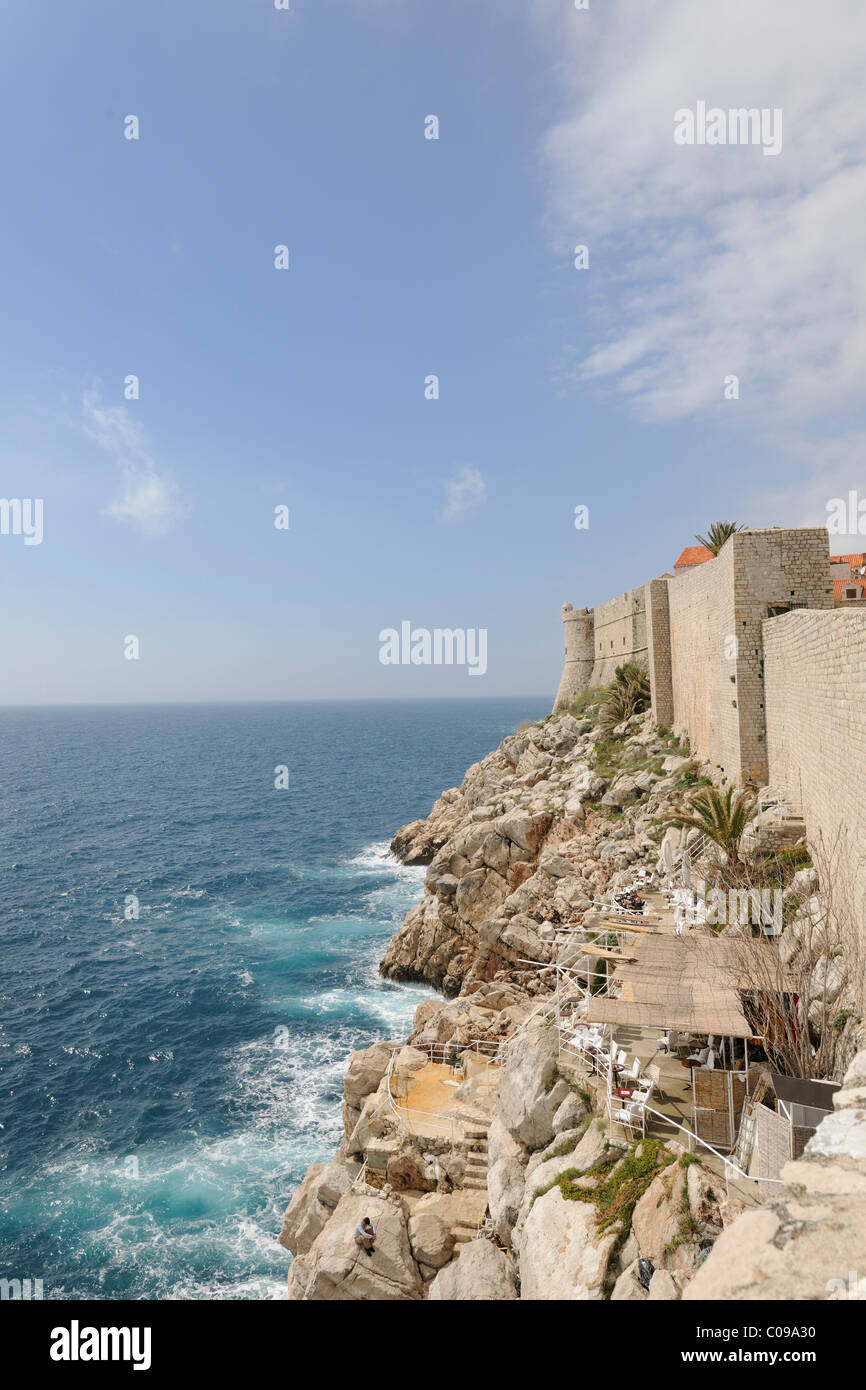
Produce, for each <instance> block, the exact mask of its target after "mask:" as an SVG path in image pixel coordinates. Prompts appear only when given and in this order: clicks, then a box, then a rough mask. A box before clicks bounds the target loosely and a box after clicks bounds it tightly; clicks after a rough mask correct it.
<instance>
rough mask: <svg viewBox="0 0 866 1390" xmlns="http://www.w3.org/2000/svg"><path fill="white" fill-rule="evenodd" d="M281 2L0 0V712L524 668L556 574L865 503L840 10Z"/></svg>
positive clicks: (860, 194) (575, 594)
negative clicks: (779, 124) (464, 664)
mask: <svg viewBox="0 0 866 1390" xmlns="http://www.w3.org/2000/svg"><path fill="white" fill-rule="evenodd" d="M291 3H292V8H291V10H290V11H289V12H278V11H276V10H274V8H273V5H272V0H207V3H205V0H184V3H183V4H182V5H179V4H177V3H176V0H175V3H167V2H165V3H164V2H163V0H148V2H147V3H146V4H141V3H135V4H133V3H129V0H122V2H119V0H104V2H102V3H97V2H96V0H80V3H78V4H76V5H75V6H74V7H73V6H69V5H63V4H59V3H56V4H51V5H47V6H46V5H40V6H33V5H30V4H24V3H22V2H21V0H15V3H13V4H11V5H9V6H7V8H6V14H5V16H4V20H3V43H2V48H0V54H2V56H0V65H2V81H0V107H2V115H0V119H2V128H3V131H4V139H3V150H4V191H5V193H6V199H5V203H6V209H5V212H4V217H3V219H2V224H0V265H2V274H3V305H4V312H3V317H2V328H0V332H2V344H3V372H2V378H0V408H2V415H3V423H4V430H3V435H4V450H3V470H2V486H0V493H2V495H3V496H5V497H6V498H16V497H17V498H36V497H39V498H42V499H44V539H43V542H42V544H41V545H38V546H25V545H24V544H23V541H22V538H21V537H20V536H14V535H6V536H0V582H2V588H3V596H4V601H3V604H2V616H0V640H2V644H3V676H2V681H0V702H2V703H13V704H14V703H30V702H48V703H53V702H65V701H115V700H175V699H177V700H195V699H245V698H249V699H292V698H318V697H336V696H346V697H353V696H363V697H386V698H387V697H400V696H407V695H418V696H431V695H501V694H527V693H532V694H537V693H540V692H547V691H549V692H550V694H551V697H552V695H553V693H554V691H555V688H556V684H557V680H558V677H559V672H560V668H561V661H562V635H561V625H560V621H559V609H560V605H561V603H562V602H563V601H564V600H568V601H570V602H572V603H574V604H575V605H578V604H584V603H587V604H591V603H595V602H598V601H600V600H601V599H603V598H605V597H608V596H610V595H612V594H614V593H618V592H620V591H621V590H623V589H624V588H627V587H630V586H632V585H634V584H636V583H639V582H642V581H643V580H645V579H646V578H649V577H651V576H652V575H655V574H658V573H661V572H663V571H664V570H665V569H666V568H669V567H670V566H671V565H672V563H673V560H674V558H675V557H676V555H677V553H678V552H679V550H680V549H681V548H682V546H683V545H686V544H689V543H691V541H692V539H693V536H694V533H695V531H700V530H702V529H704V527H705V526H706V525H707V524H708V523H709V522H710V521H712V520H713V519H715V518H718V517H736V518H738V519H740V520H743V521H747V522H749V523H751V524H754V525H770V524H821V523H822V521H823V520H824V514H825V499H828V498H830V497H832V496H834V495H837V494H840V493H841V492H842V491H843V490H844V491H847V490H848V489H850V488H856V487H857V486H858V484H859V485H860V490H861V494H862V495H863V496H864V497H866V478H864V476H863V475H864V470H863V468H862V465H861V459H862V455H863V442H864V437H866V436H864V432H863V419H862V406H861V404H860V396H861V395H862V366H863V357H864V355H866V349H864V343H863V340H862V334H863V330H862V327H861V325H862V322H863V318H862V315H861V313H860V310H861V308H862V307H864V306H863V304H862V301H863V300H866V285H864V272H863V266H862V247H861V245H860V242H861V238H862V226H863V217H862V212H863V210H864V208H866V184H864V165H863V162H862V159H863V157H862V154H860V153H859V151H861V150H862V148H863V141H862V138H861V137H862V135H863V134H864V132H863V130H862V126H863V123H864V117H863V114H862V112H861V111H860V110H859V109H858V105H857V101H855V100H854V97H855V95H856V93H855V85H856V84H855V80H854V79H855V70H854V68H852V69H851V72H850V74H849V73H848V71H847V69H846V66H845V65H846V62H853V61H854V59H855V58H856V55H857V52H858V46H857V40H859V39H862V38H863V37H864V36H863V35H862V34H861V33H860V30H862V28H863V19H862V17H861V15H860V14H859V12H858V10H857V8H856V7H853V6H850V5H847V4H844V3H843V0H834V2H833V3H830V4H829V5H828V6H826V7H824V8H823V9H822V11H821V17H820V18H819V17H816V16H815V14H814V7H813V6H810V5H807V4H806V3H805V0H804V2H803V4H802V5H801V4H800V0H793V3H792V0H786V4H785V5H782V4H781V0H778V3H777V0H768V3H767V5H766V7H763V6H762V11H761V19H760V20H759V21H756V20H755V16H754V14H753V13H752V12H751V11H750V7H749V6H748V5H746V4H741V3H740V0H736V2H735V3H733V4H731V5H729V6H725V7H713V14H712V15H709V14H707V15H706V16H704V17H703V18H700V19H698V20H696V19H695V16H694V13H693V9H694V7H690V6H688V5H687V4H686V3H685V0H670V3H669V4H666V5H664V6H659V5H655V4H648V5H646V6H644V7H642V8H641V13H640V16H639V18H637V19H636V18H635V13H634V8H633V6H632V7H631V8H629V6H628V5H626V4H625V3H624V0H622V2H621V3H617V0H613V3H611V4H609V5H602V4H601V3H598V4H597V5H596V4H595V0H593V4H592V6H591V8H590V10H589V11H588V12H577V11H575V10H574V9H573V7H572V6H570V5H569V4H568V3H567V0H538V2H537V3H535V4H532V3H530V4H526V3H512V0H496V3H493V0H478V3H476V4H472V5H469V4H466V3H465V0H463V2H462V3H450V0H442V3H438V4H436V5H435V6H427V5H422V4H420V3H410V0H379V3H370V0H318V3H312V0H291ZM792 9H793V10H795V11H797V12H798V13H797V14H796V15H795V16H794V19H796V20H798V21H799V25H798V24H796V23H794V24H792V23H791V18H792ZM717 11H724V14H723V15H722V14H719V13H716V12H717ZM786 16H787V27H786V28H785V29H784V31H782V30H780V25H782V24H783V23H784V21H785V17H786ZM695 25H697V28H695V27H694V26H695ZM719 26H722V28H721V29H720V28H719ZM672 36H673V37H672ZM723 39H724V42H723V41H722V40H723ZM678 45H679V46H678ZM744 45H745V46H746V50H745V51H746V53H747V55H748V57H747V60H744V57H743V53H744ZM780 50H781V51H780ZM859 52H860V53H862V43H861V44H860V47H859ZM850 55H853V57H852V56H850ZM849 76H850V90H849V82H848V78H849ZM703 97H707V98H708V99H709V100H710V101H717V102H718V103H719V104H720V105H722V106H728V105H729V104H730V105H735V104H739V103H740V102H748V103H749V104H755V105H758V106H761V107H763V106H771V107H772V106H780V105H781V106H783V108H784V111H785V118H786V125H785V144H784V148H783V150H782V153H781V154H780V155H779V157H778V158H777V159H765V158H762V152H761V151H760V150H759V149H751V148H749V149H730V148H729V149H724V150H719V149H701V150H697V149H685V150H683V149H678V148H677V147H676V146H675V145H674V143H673V140H672V138H671V124H672V116H673V111H674V110H675V109H676V108H677V107H682V106H688V105H691V104H693V103H694V102H695V101H696V100H698V99H699V98H703ZM858 100H859V98H858ZM129 114H135V115H137V116H138V118H139V121H140V139H139V140H137V141H131V140H126V139H124V118H125V117H126V116H127V115H129ZM430 114H435V115H436V116H437V117H438V119H439V122H440V138H439V139H438V140H437V141H432V140H426V139H425V138H424V122H425V117H426V116H428V115H430ZM578 242H584V243H587V244H589V246H590V268H589V269H588V270H586V271H577V270H575V269H574V267H573V263H572V250H573V247H574V245H575V244H576V243H578ZM278 244H286V245H288V247H289V248H290V258H291V268H290V269H289V270H288V271H285V272H280V271H277V270H275V269H274V265H273V261H274V247H275V246H276V245H278ZM728 372H734V373H739V374H740V377H741V399H739V400H738V401H736V402H728V401H724V400H723V398H722V381H723V378H724V376H725V374H726V373H728ZM130 373H134V374H136V375H137V376H138V377H139V379H140V398H139V399H138V400H137V401H128V402H127V401H125V400H124V379H125V378H126V377H127V375H128V374H130ZM430 373H435V374H437V375H438V376H439V378H440V398H439V399H438V400H435V401H430V400H426V399H425V396H424V381H425V377H426V376H427V375H428V374H430ZM280 503H282V504H285V505H286V506H288V507H289V509H290V514H291V526H290V529H289V531H287V532H283V531H277V530H275V528H274V526H273V509H274V507H275V506H276V505H277V504H280ZM579 504H584V505H587V506H588V507H589V509H590V526H589V529H588V530H587V531H577V530H575V528H574V525H573V514H574V508H575V506H577V505H579ZM855 545H856V548H862V547H863V542H862V540H861V541H860V542H859V543H856V542H855V541H854V540H853V539H852V540H851V541H850V543H847V544H843V543H842V542H841V541H840V542H839V543H838V545H837V546H836V547H835V548H838V549H846V548H855ZM404 619H409V620H410V621H411V622H412V623H413V624H414V625H416V626H419V627H427V628H435V627H463V628H479V627H483V628H486V629H487V632H488V669H487V673H486V675H485V676H484V678H483V679H478V680H472V679H467V673H466V671H465V670H460V669H454V668H443V667H390V666H383V665H381V664H380V662H379V660H378V653H379V641H378V634H379V632H380V630H381V629H383V628H387V627H399V625H400V622H401V621H402V620H404ZM128 634H135V635H137V636H138V637H139V640H140V644H141V646H140V650H141V655H140V659H139V660H138V661H127V660H125V659H124V656H123V640H124V637H125V636H126V635H128Z"/></svg>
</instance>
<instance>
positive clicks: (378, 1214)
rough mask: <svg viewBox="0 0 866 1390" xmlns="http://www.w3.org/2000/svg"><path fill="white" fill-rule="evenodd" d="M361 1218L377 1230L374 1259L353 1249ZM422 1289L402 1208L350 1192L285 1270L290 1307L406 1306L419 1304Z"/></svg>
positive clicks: (359, 1249)
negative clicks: (345, 1303) (334, 1303)
mask: <svg viewBox="0 0 866 1390" xmlns="http://www.w3.org/2000/svg"><path fill="white" fill-rule="evenodd" d="M362 1216H369V1217H370V1219H371V1221H372V1222H373V1225H374V1226H375V1227H376V1248H375V1250H374V1252H373V1254H372V1255H367V1254H365V1252H364V1251H363V1250H362V1249H361V1247H360V1246H359V1245H356V1244H355V1238H354V1230H355V1227H356V1226H357V1224H358V1222H359V1221H360V1220H361V1217H362ZM422 1289H423V1285H422V1281H421V1276H420V1274H419V1273H418V1267H417V1265H416V1264H415V1261H414V1260H413V1258H412V1251H411V1249H410V1246H409V1235H408V1230H407V1224H406V1213H405V1211H404V1209H403V1207H402V1205H397V1204H396V1203H394V1202H388V1201H385V1200H382V1199H381V1198H376V1197H370V1196H368V1195H367V1196H365V1195H363V1194H358V1193H354V1192H349V1193H346V1195H345V1196H343V1197H341V1198H340V1201H339V1202H338V1204H337V1208H336V1210H335V1211H334V1214H333V1216H332V1217H331V1219H330V1221H328V1223H327V1225H326V1226H325V1227H324V1229H323V1230H322V1232H321V1234H320V1235H319V1236H318V1237H317V1238H316V1240H315V1241H314V1243H313V1245H312V1247H311V1248H310V1250H309V1251H308V1252H307V1253H306V1254H304V1255H300V1256H298V1257H297V1258H296V1259H295V1260H293V1262H292V1265H291V1268H290V1270H289V1299H290V1300H291V1301H294V1302H300V1301H304V1302H320V1301H324V1300H336V1301H350V1300H364V1301H367V1300H378V1301H387V1302H394V1301H400V1302H405V1301H409V1300H413V1299H419V1298H421V1296H422Z"/></svg>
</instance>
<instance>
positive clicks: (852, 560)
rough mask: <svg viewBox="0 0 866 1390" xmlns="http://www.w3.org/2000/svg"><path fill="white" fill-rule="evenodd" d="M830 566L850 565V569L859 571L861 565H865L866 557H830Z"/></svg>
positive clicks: (861, 555)
mask: <svg viewBox="0 0 866 1390" xmlns="http://www.w3.org/2000/svg"><path fill="white" fill-rule="evenodd" d="M830 564H831V565H850V566H851V568H852V569H859V568H860V566H861V565H866V555H864V554H862V553H861V554H860V555H831V556H830Z"/></svg>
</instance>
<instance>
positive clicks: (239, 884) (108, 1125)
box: [0, 699, 546, 1299]
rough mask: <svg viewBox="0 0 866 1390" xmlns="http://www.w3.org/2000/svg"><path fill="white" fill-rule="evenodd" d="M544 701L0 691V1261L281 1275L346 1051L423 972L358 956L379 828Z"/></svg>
mask: <svg viewBox="0 0 866 1390" xmlns="http://www.w3.org/2000/svg"><path fill="white" fill-rule="evenodd" d="M545 705H546V702H545V701H544V700H542V699H523V700H518V699H489V700H485V699H468V700H456V701H435V702H434V701H403V702H396V701H395V702H357V703H356V702H348V701H347V702H333V703H315V704H313V703H309V704H302V703H297V704H294V703H292V704H278V705H274V704H271V705H198V706H194V705H173V706H153V705H151V706H126V707H119V706H115V707H91V708H75V707H69V708H63V709H57V708H55V709H31V710H23V709H5V710H0V809H2V819H0V883H2V893H0V1126H2V1128H0V1277H7V1278H22V1279H24V1278H30V1279H42V1281H43V1289H44V1296H45V1297H46V1298H58V1299H78V1298H97V1299H113V1298H255V1299H262V1298H282V1297H284V1294H285V1275H286V1268H287V1265H288V1262H289V1256H288V1255H287V1253H286V1252H285V1251H284V1250H283V1249H282V1247H281V1246H280V1245H279V1244H278V1242H277V1235H278V1232H279V1228H280V1219H281V1215H282V1211H283V1208H284V1207H285V1205H286V1203H287V1201H288V1199H289V1198H290V1196H291V1193H292V1191H293V1189H294V1188H295V1186H296V1185H297V1183H298V1181H299V1180H300V1179H301V1177H302V1176H303V1174H304V1171H305V1169H306V1167H307V1165H308V1164H309V1163H314V1162H320V1161H323V1160H327V1159H328V1158H329V1157H330V1156H331V1154H332V1152H333V1150H334V1148H335V1147H336V1145H337V1144H338V1143H339V1139H340V1133H341V1123H340V1115H341V1100H342V1079H343V1073H344V1070H345V1064H346V1060H347V1057H348V1054H349V1052H350V1051H351V1050H352V1049H353V1048H357V1047H365V1046H368V1045H369V1044H370V1043H371V1042H373V1041H374V1040H375V1039H377V1038H383V1037H392V1036H394V1037H402V1036H404V1035H405V1033H406V1031H407V1029H408V1026H409V1023H410V1021H411V1017H412V1013H413V1011H414V1009H415V1007H416V1006H417V1004H418V1002H419V1000H420V999H421V998H424V997H426V996H427V995H429V990H427V989H425V988H424V987H421V986H412V985H397V984H394V983H391V982H388V981H385V980H382V979H381V978H380V977H379V975H378V970H377V966H378V962H379V960H380V958H381V956H382V953H383V951H384V949H385V946H386V944H387V941H388V939H389V937H390V936H391V935H392V933H393V932H394V931H395V929H396V928H397V927H398V926H399V924H400V922H401V921H402V918H403V915H404V914H405V912H406V911H407V910H408V909H409V908H410V907H411V906H412V904H413V903H415V902H417V901H418V900H419V898H420V896H421V889H422V877H423V870H421V869H411V868H406V867H403V866H401V865H399V864H398V863H397V862H396V861H395V860H393V859H392V858H391V857H390V855H389V853H388V840H389V839H390V837H391V835H392V833H393V831H394V830H395V829H396V828H397V826H398V825H400V824H403V823H404V822H406V821H409V820H413V819H414V818H416V817H418V816H422V815H426V814H427V812H428V811H429V809H430V806H431V804H432V802H433V800H434V799H435V798H436V797H437V796H438V794H439V792H440V791H441V790H442V789H443V788H444V787H448V786H453V785H455V784H456V783H459V781H460V780H461V778H462V776H463V773H464V771H465V769H466V768H467V767H468V765H469V764H470V763H472V762H474V761H476V760H477V759H478V758H480V757H482V756H483V755H484V754H485V753H486V752H488V751H489V750H490V749H491V748H493V747H494V746H495V745H496V744H497V743H498V742H499V741H500V740H501V739H502V738H503V737H504V736H505V735H506V734H507V733H509V732H511V731H512V730H513V729H514V728H515V727H516V725H517V724H518V723H519V722H520V721H521V720H522V719H536V718H539V717H540V716H541V715H542V714H544V713H545V712H546V710H545ZM278 765H285V766H286V767H287V768H288V769H289V787H288V790H277V789H275V787H274V780H275V768H276V767H277V766H278ZM128 895H134V897H135V898H136V899H137V900H138V909H137V912H138V915H137V916H135V915H129V916H128V915H126V914H127V912H130V913H134V911H135V904H134V903H132V902H131V900H129V896H128Z"/></svg>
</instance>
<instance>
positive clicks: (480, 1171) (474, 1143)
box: [451, 1116, 489, 1256]
mask: <svg viewBox="0 0 866 1390" xmlns="http://www.w3.org/2000/svg"><path fill="white" fill-rule="evenodd" d="M488 1124H489V1120H488V1119H487V1118H483V1117H481V1116H479V1117H478V1118H477V1119H474V1120H466V1121H464V1125H463V1133H464V1136H465V1144H466V1174H465V1177H464V1179H463V1189H464V1191H469V1192H478V1193H483V1194H484V1195H485V1197H486V1195H487V1127H488ZM485 1211H486V1207H485ZM479 1212H480V1204H479ZM482 1215H483V1214H482ZM480 1224H481V1222H480V1220H479V1221H478V1222H477V1223H475V1224H470V1223H469V1222H468V1221H458V1222H457V1223H456V1224H455V1225H454V1226H452V1228H451V1229H452V1231H453V1233H454V1241H455V1248H454V1254H455V1256H456V1255H458V1254H459V1252H460V1247H461V1246H463V1245H465V1244H466V1243H467V1242H468V1241H470V1240H473V1239H474V1238H475V1236H477V1234H478V1226H479V1225H480Z"/></svg>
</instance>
